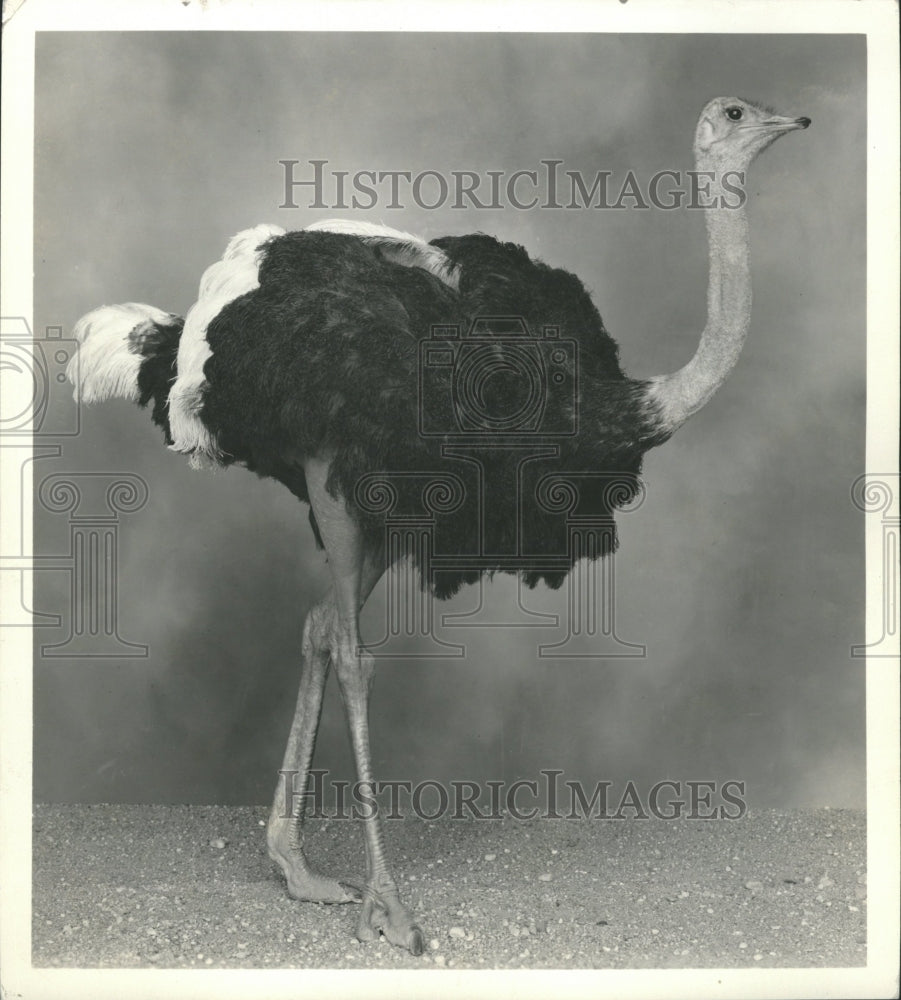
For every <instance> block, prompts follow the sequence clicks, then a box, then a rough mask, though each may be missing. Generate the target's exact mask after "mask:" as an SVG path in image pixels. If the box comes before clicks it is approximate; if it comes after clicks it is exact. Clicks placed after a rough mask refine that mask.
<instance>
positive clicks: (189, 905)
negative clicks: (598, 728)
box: [33, 805, 866, 969]
mask: <svg viewBox="0 0 901 1000" xmlns="http://www.w3.org/2000/svg"><path fill="white" fill-rule="evenodd" d="M267 812H268V810H267V809H266V808H265V807H241V808H231V807H223V806H205V807H197V806H194V807H190V806H178V807H169V806H121V805H117V806H39V807H37V808H36V810H35V820H34V905H33V963H34V965H36V966H66V967H79V966H86V967H158V968H167V967H168V968H184V967H195V968H209V967H214V968H222V967H237V968H241V967H246V968H254V967H260V968H262V967H291V968H297V967H304V968H312V967H322V968H388V969H401V968H418V969H422V968H428V967H433V968H434V967H455V968H476V969H478V968H500V969H513V968H517V969H518V968H614V969H636V968H703V967H751V968H760V967H766V966H771V967H772V966H778V967H805V966H807V967H816V966H821V967H822V966H827V967H828V966H832V967H843V966H845V967H847V966H859V965H864V964H865V962H866V937H865V934H866V874H865V870H864V864H865V858H866V824H865V817H864V814H863V813H862V812H858V811H850V810H829V809H824V810H816V811H803V812H757V813H749V814H748V815H747V816H746V817H745V818H744V819H742V820H735V821H719V822H697V821H689V820H676V821H671V822H661V821H656V820H652V821H634V820H626V821H598V820H594V821H590V820H582V821H551V820H533V821H529V822H516V821H514V820H512V819H509V818H508V819H506V820H504V821H493V822H475V821H463V822H461V821H451V820H442V821H437V822H423V821H422V820H418V819H406V820H403V821H394V822H389V823H387V824H386V826H387V828H388V830H387V834H388V842H389V844H390V847H391V853H392V855H393V857H394V858H395V860H396V869H397V873H398V878H399V882H400V886H401V892H402V895H403V897H404V899H405V901H406V902H407V903H408V904H410V905H412V908H413V910H414V912H415V913H416V916H417V920H418V921H419V923H420V926H421V927H422V928H423V931H424V933H425V936H426V940H427V941H428V945H427V948H426V954H425V955H424V956H423V957H421V958H418V959H417V958H413V957H412V956H411V955H409V954H408V953H406V952H403V951H400V950H399V949H397V948H394V947H392V946H390V945H388V944H387V943H386V942H384V941H382V942H381V943H380V944H370V945H362V944H359V943H358V942H357V941H356V939H355V938H354V935H353V930H354V926H355V921H356V916H357V913H358V911H357V908H356V907H355V906H353V905H349V906H321V905H314V904H309V903H298V902H295V901H294V900H291V899H290V898H289V897H288V896H287V894H286V892H285V887H284V882H283V880H282V878H281V876H280V875H279V874H278V873H277V871H276V870H275V868H274V867H273V866H272V864H271V863H270V862H269V860H268V858H267V856H266V851H265V830H264V828H263V827H264V823H265V819H266V816H267ZM307 844H308V846H309V855H310V857H311V859H312V860H313V862H314V863H316V862H317V861H318V863H319V866H320V867H321V868H322V869H323V870H324V871H326V872H329V873H331V874H334V875H338V876H340V875H346V876H347V877H352V875H356V876H357V878H359V875H360V871H361V868H362V863H363V862H362V857H363V850H362V838H361V831H360V829H359V825H358V824H356V823H351V822H346V821H341V820H331V821H329V820H323V821H311V822H309V823H308V825H307Z"/></svg>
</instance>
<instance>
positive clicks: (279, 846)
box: [268, 828, 361, 903]
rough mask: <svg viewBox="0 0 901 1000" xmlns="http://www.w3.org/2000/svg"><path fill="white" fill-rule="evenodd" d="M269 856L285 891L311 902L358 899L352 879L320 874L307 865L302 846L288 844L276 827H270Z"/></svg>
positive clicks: (357, 900)
mask: <svg viewBox="0 0 901 1000" xmlns="http://www.w3.org/2000/svg"><path fill="white" fill-rule="evenodd" d="M268 847H269V857H270V859H271V860H272V861H274V862H275V863H276V864H277V865H278V866H279V868H281V870H282V874H283V875H284V876H285V879H286V881H287V883H288V895H290V896H292V897H293V898H294V899H301V900H304V901H306V902H311V903H359V902H360V899H361V893H360V890H359V889H358V888H357V887H356V886H355V885H354V884H353V883H352V882H339V881H338V880H337V879H333V878H328V877H326V876H325V875H320V874H319V873H318V872H316V871H315V870H314V869H313V868H311V867H310V864H309V862H308V861H307V859H306V856H305V855H304V853H303V850H302V849H301V848H300V847H291V846H289V845H288V843H287V842H286V839H285V838H284V837H280V836H279V833H278V831H273V830H272V829H271V828H270V833H269V844H268Z"/></svg>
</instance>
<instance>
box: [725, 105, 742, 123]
mask: <svg viewBox="0 0 901 1000" xmlns="http://www.w3.org/2000/svg"><path fill="white" fill-rule="evenodd" d="M726 114H727V115H728V116H729V118H730V119H731V120H732V121H734V122H737V121H738V120H739V119H740V118H741V115H742V111H741V108H736V107H731V108H726Z"/></svg>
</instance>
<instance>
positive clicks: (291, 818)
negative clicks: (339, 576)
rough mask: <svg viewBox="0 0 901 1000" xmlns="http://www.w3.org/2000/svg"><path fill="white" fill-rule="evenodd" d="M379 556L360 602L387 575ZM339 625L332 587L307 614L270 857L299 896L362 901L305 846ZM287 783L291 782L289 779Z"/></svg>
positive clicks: (369, 564)
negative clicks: (314, 864)
mask: <svg viewBox="0 0 901 1000" xmlns="http://www.w3.org/2000/svg"><path fill="white" fill-rule="evenodd" d="M382 571H383V567H382V566H381V565H380V564H379V563H378V562H377V561H376V560H371V559H367V560H365V561H364V565H363V573H362V579H361V596H360V603H361V604H362V603H363V601H365V599H366V598H367V597H368V596H369V594H370V592H371V591H372V588H373V587H374V586H375V585H376V583H377V582H378V580H379V577H380V576H381V575H382ZM336 628H337V607H336V604H335V597H334V593H333V592H332V591H329V593H328V594H327V595H326V597H324V598H323V599H322V600H321V601H319V603H318V604H315V605H313V607H312V608H311V609H310V611H309V613H308V614H307V618H306V622H305V623H304V630H303V646H302V649H301V672H300V690H299V692H298V695H297V707H296V708H295V710H294V719H293V721H292V723H291V732H290V735H289V736H288V745H287V747H286V748H285V757H284V763H283V764H282V770H283V771H288V772H291V771H294V772H296V775H295V776H294V777H295V780H294V782H293V783H291V777H290V775H284V776H283V777H284V782H282V781H280V782H279V784H278V786H277V787H276V790H275V799H274V801H273V803H272V809H271V811H270V813H269V824H268V830H267V842H268V848H269V857H270V858H271V859H272V860H273V861H275V862H276V863H277V864H278V865H279V867H280V868H281V870H282V872H283V874H284V876H285V878H286V879H287V882H288V892H289V894H290V895H291V896H293V897H294V898H295V899H303V900H310V901H314V902H319V903H351V902H360V892H359V890H358V889H357V887H356V886H354V885H353V884H352V883H349V882H338V881H336V880H335V879H331V878H325V877H324V876H322V875H319V874H318V873H317V872H316V871H314V870H313V869H312V868H311V867H310V865H309V863H308V861H307V859H306V855H305V854H304V850H303V814H304V805H305V801H306V796H305V793H306V791H307V787H308V784H309V775H310V764H311V762H312V759H313V750H314V748H315V744H316V733H317V730H318V729H319V718H320V715H321V713H322V696H323V692H324V690H325V683H326V680H327V678H328V671H329V667H330V665H331V657H332V651H331V638H332V636H333V635H334V634H335V631H336ZM286 783H287V785H286Z"/></svg>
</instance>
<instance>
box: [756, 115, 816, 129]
mask: <svg viewBox="0 0 901 1000" xmlns="http://www.w3.org/2000/svg"><path fill="white" fill-rule="evenodd" d="M762 124H763V125H764V126H765V127H766V128H772V129H778V130H779V131H780V132H794V131H795V130H796V129H802V128H807V127H808V126H809V125H810V119H809V118H786V117H785V116H783V115H773V116H772V117H770V118H767V120H766V121H765V122H762Z"/></svg>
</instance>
